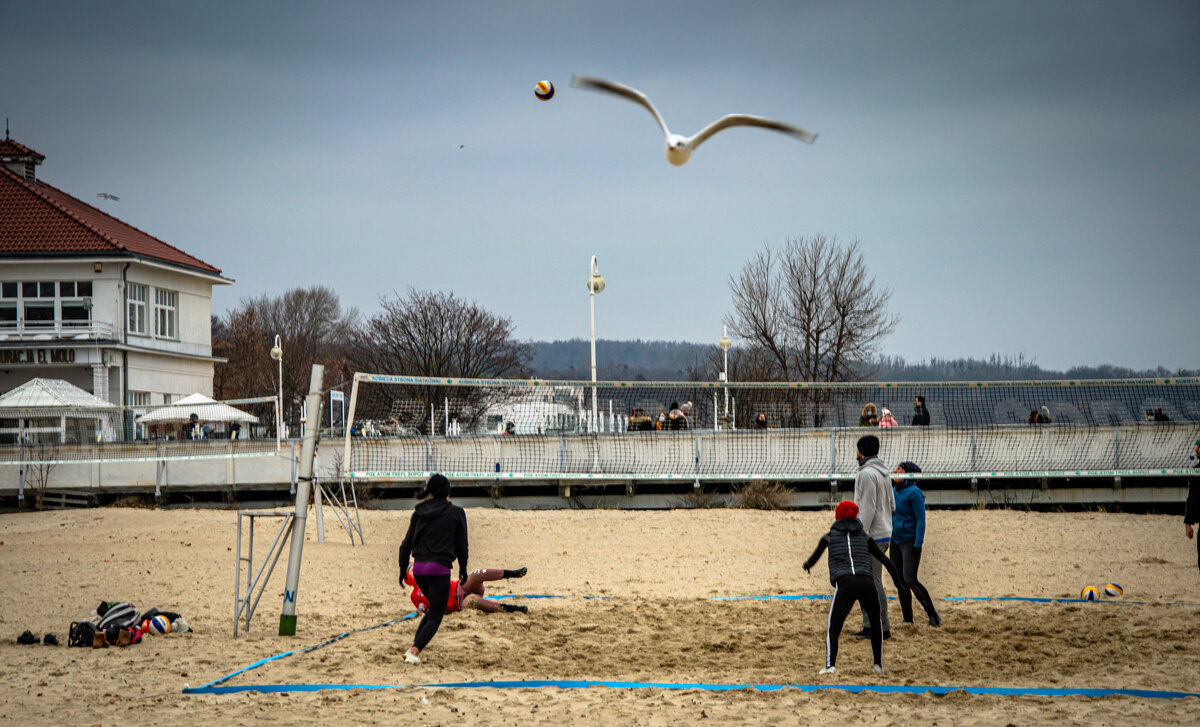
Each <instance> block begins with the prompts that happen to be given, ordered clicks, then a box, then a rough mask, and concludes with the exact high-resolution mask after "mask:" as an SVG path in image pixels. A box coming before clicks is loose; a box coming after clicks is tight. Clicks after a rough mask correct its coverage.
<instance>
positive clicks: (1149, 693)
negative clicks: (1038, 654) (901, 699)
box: [183, 679, 1200, 699]
mask: <svg viewBox="0 0 1200 727" xmlns="http://www.w3.org/2000/svg"><path fill="white" fill-rule="evenodd" d="M544 687H552V688H555V689H585V688H587V687H608V688H610V689H699V690H704V691H710V692H728V691H735V690H740V689H755V690H758V691H760V692H774V691H779V690H781V689H799V690H800V691H803V692H816V691H821V690H837V691H844V692H853V693H862V692H876V693H880V694H925V693H929V694H935V695H944V694H951V693H953V692H966V693H967V694H974V695H989V694H994V695H999V696H1009V697H1026V696H1032V697H1113V696H1123V697H1140V698H1143V699H1184V698H1186V697H1200V693H1196V692H1168V691H1161V690H1157V689H1086V688H1079V689H1072V688H1052V689H1047V688H1036V687H1030V688H1026V687H945V686H932V685H929V686H915V685H893V684H705V683H677V682H612V681H580V680H538V679H534V680H528V681H496V682H446V683H442V684H251V685H246V686H236V687H207V686H205V687H196V688H187V689H184V690H183V693H184V694H240V693H243V692H263V693H281V692H317V691H322V690H326V689H337V690H350V689H414V688H415V689H480V688H490V689H538V688H544Z"/></svg>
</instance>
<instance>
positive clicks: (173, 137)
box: [0, 0, 1200, 368]
mask: <svg viewBox="0 0 1200 727" xmlns="http://www.w3.org/2000/svg"><path fill="white" fill-rule="evenodd" d="M3 17H4V19H5V26H6V27H7V28H9V29H10V30H13V29H19V30H20V32H10V33H9V34H7V36H6V39H5V42H4V44H3V45H0V59H2V62H3V67H4V69H5V73H4V82H3V84H0V110H2V111H3V115H4V116H6V117H9V118H10V119H11V121H10V124H11V128H12V136H13V138H14V139H16V140H17V141H20V142H22V143H24V144H26V145H27V146H30V147H32V148H34V149H36V150H37V151H39V152H41V153H42V154H45V155H46V161H45V163H44V164H43V165H42V167H41V169H40V171H39V174H40V176H41V177H42V178H44V179H45V180H47V181H48V182H50V183H51V184H54V185H55V186H58V187H60V188H62V189H64V190H66V191H68V192H70V193H72V194H74V195H76V196H78V197H80V198H82V199H84V200H86V201H89V202H93V201H94V202H95V203H97V204H99V206H101V207H102V208H103V209H105V210H106V211H109V212H111V213H112V214H115V215H117V216H118V217H120V218H122V219H123V220H125V221H127V222H129V223H131V224H134V225H136V226H137V227H139V228H141V229H144V230H146V231H148V232H150V233H151V234H154V235H155V236H157V237H160V238H162V239H164V240H166V241H168V242H170V243H172V244H174V245H177V246H179V247H181V248H183V249H185V250H187V251H188V252H191V253H192V254H195V255H197V256H198V257H200V258H202V259H204V260H206V261H208V262H210V263H212V264H214V265H216V266H217V267H219V268H222V269H223V271H224V273H225V275H227V276H228V277H230V278H233V279H235V280H236V281H237V282H236V284H235V285H233V286H228V287H225V288H221V289H218V290H216V291H215V292H214V301H213V303H214V311H215V312H218V313H219V312H221V311H222V310H224V309H225V308H227V307H229V306H231V305H234V304H236V302H237V301H238V299H240V298H242V297H246V296H254V295H259V294H262V293H271V294H274V293H279V292H282V291H283V290H285V289H287V288H289V287H293V286H297V285H311V284H314V283H324V284H327V285H330V286H332V287H334V288H335V289H336V290H337V291H338V292H339V293H340V294H341V297H342V300H343V302H344V303H346V304H349V305H353V306H356V307H358V308H359V309H360V310H362V311H364V312H366V313H370V312H372V311H374V310H375V309H376V306H377V301H378V298H379V296H380V295H384V294H389V293H390V292H391V291H392V290H399V291H401V292H403V291H404V290H405V289H406V288H407V287H408V286H410V285H412V286H417V287H421V288H429V289H434V290H450V291H454V292H455V293H456V294H458V295H460V296H462V297H465V298H467V299H471V300H474V301H476V302H478V303H480V304H482V305H484V306H486V307H488V308H490V309H492V310H494V311H496V312H498V313H501V314H503V315H507V316H510V317H512V318H513V320H514V321H515V322H516V324H517V332H518V335H519V336H520V337H521V338H531V339H556V338H571V337H585V338H586V337H587V335H588V301H587V290H586V287H585V281H586V278H587V273H588V263H589V261H590V256H591V255H593V254H594V255H598V256H599V261H600V270H601V272H602V273H603V274H604V276H605V278H606V279H607V281H608V289H607V290H606V291H605V292H604V293H602V294H601V295H600V296H599V297H598V298H597V301H596V307H597V313H596V316H597V329H598V331H597V332H598V335H600V336H601V337H605V338H619V339H629V338H643V339H669V340H690V341H715V340H716V339H717V338H719V337H720V334H721V326H720V322H721V318H722V316H723V315H724V314H725V313H726V312H727V311H728V310H729V291H728V277H729V275H730V274H731V273H734V272H736V271H737V270H738V269H739V267H740V266H741V265H742V263H743V262H745V261H746V260H747V259H748V258H749V256H750V255H751V253H752V252H753V251H754V249H755V248H757V247H760V246H762V245H763V244H770V245H773V246H778V245H781V244H782V243H783V242H784V241H785V240H786V239H787V238H789V237H800V236H807V235H812V234H817V233H824V234H826V235H830V236H832V235H836V236H837V237H838V238H839V239H841V240H845V241H849V240H855V239H858V240H861V244H862V249H863V251H864V252H865V254H866V256H867V259H868V261H869V265H870V267H871V270H872V272H873V273H874V274H875V275H876V276H877V278H878V279H879V281H880V282H881V283H883V284H884V285H886V286H888V287H890V288H891V289H892V290H893V298H892V308H893V310H894V311H895V312H897V313H899V314H900V316H901V317H902V322H901V324H900V326H899V327H898V328H897V329H896V332H895V333H894V334H893V335H892V336H891V337H890V338H889V339H888V340H887V342H886V344H885V346H884V349H885V350H886V352H887V353H889V354H893V355H901V356H904V357H905V358H907V359H909V360H911V361H916V360H922V359H927V358H929V357H931V356H935V357H943V358H944V357H960V356H977V357H981V356H987V355H989V354H991V353H993V352H998V353H1006V354H1016V353H1024V354H1026V356H1030V357H1033V358H1034V359H1035V360H1036V361H1037V362H1038V363H1039V364H1041V365H1043V366H1046V367H1052V368H1065V367H1068V366H1070V365H1074V364H1098V363H1114V364H1119V365H1128V366H1135V367H1145V366H1156V365H1165V366H1168V367H1172V368H1174V367H1181V366H1188V367H1195V366H1197V365H1200V330H1198V329H1200V326H1198V325H1197V315H1196V314H1197V309H1198V307H1200V306H1198V304H1200V295H1198V294H1197V286H1198V284H1200V194H1198V192H1200V135H1198V134H1197V129H1200V4H1197V3H1194V2H1102V1H1088V2H1044V1H1037V2H986V3H984V2H977V3H973V2H915V3H890V2H889V3H885V2H867V3H864V2H842V3H805V2H739V3H710V2H696V1H695V0H692V1H691V2H644V1H643V2H594V3H583V2H544V3H538V2H513V3H495V2H487V3H483V2H439V3H430V2H420V3H401V2H382V3H367V2H351V3H304V2H289V3H242V2H237V3H228V4H221V3H195V2H146V3H135V2H80V3H64V2H41V3H33V2H11V1H9V2H5V3H4V12H3ZM572 73H585V74H590V75H597V76H601V77H604V78H609V79H612V80H616V81H620V82H623V83H626V84H628V85H631V86H634V87H636V88H638V89H640V90H642V91H644V92H645V93H646V94H647V95H648V96H649V97H650V98H651V99H652V100H653V101H654V102H655V104H656V105H657V106H658V108H659V109H660V111H661V112H662V113H663V115H664V116H665V117H666V120H667V123H668V124H669V125H671V127H672V130H673V131H677V132H682V133H685V134H691V133H694V132H695V131H697V130H698V129H700V128H701V127H702V126H704V125H705V124H707V123H708V122H710V121H712V120H713V119H715V118H717V117H718V116H720V115H722V114H725V113H729V112H735V111H736V112H744V113H755V114H759V115H763V116H769V117H772V118H777V119H781V120H786V121H790V122H792V123H795V124H798V125H801V126H805V127H807V128H811V129H814V130H816V131H819V132H820V134H821V136H820V139H819V140H818V141H817V143H816V144H815V145H814V146H808V145H806V144H802V143H799V142H796V141H795V140H792V139H790V138H787V137H785V136H782V135H779V134H775V133H772V132H767V131H762V130H757V129H735V130H732V131H726V132H723V133H722V134H721V135H719V136H717V137H714V138H713V139H712V140H710V141H709V142H708V143H707V144H706V145H705V146H704V147H703V148H702V149H700V150H698V151H697V152H696V154H695V156H694V157H693V158H692V161H691V162H689V163H688V164H687V165H686V166H683V167H679V168H676V167H673V166H671V165H670V164H669V163H668V162H667V161H666V159H665V158H664V157H663V154H662V139H661V134H660V133H659V131H658V129H657V127H656V125H655V124H654V121H653V119H652V118H651V117H650V115H649V114H647V113H646V112H645V111H644V110H642V109H640V108H638V107H636V106H634V105H633V104H630V103H627V102H624V101H621V100H619V99H615V98H612V97H609V96H606V95H602V94H597V93H593V92H588V91H582V90H577V89H574V88H572V87H571V86H570V77H571V74H572ZM542 78H546V79H550V80H551V81H553V82H554V83H555V85H556V87H557V89H558V93H557V95H556V96H555V98H554V99H553V100H552V101H550V102H548V103H543V102H539V101H537V100H535V99H534V97H533V86H534V83H535V82H536V81H538V80H539V79H542ZM460 146H461V148H460ZM101 191H104V192H110V193H113V194H116V195H118V196H119V197H120V198H121V199H120V201H119V202H111V201H105V200H97V199H95V193H97V192H101Z"/></svg>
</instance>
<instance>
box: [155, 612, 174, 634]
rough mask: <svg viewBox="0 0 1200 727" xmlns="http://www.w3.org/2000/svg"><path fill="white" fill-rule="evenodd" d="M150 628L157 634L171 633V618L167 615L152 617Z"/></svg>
mask: <svg viewBox="0 0 1200 727" xmlns="http://www.w3.org/2000/svg"><path fill="white" fill-rule="evenodd" d="M150 630H151V631H153V632H154V633H156V634H163V635H164V636H165V635H166V634H169V633H171V620H170V619H168V618H167V617H166V616H155V617H154V618H152V619H150Z"/></svg>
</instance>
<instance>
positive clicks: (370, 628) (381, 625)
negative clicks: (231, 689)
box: [183, 611, 417, 694]
mask: <svg viewBox="0 0 1200 727" xmlns="http://www.w3.org/2000/svg"><path fill="white" fill-rule="evenodd" d="M416 617H417V612H416V611H413V612H412V613H406V614H404V615H403V616H400V617H398V618H394V619H391V620H389V621H384V622H383V623H378V624H375V625H374V626H364V627H362V628H361V629H352V630H350V631H345V632H343V633H340V634H338V635H337V636H334V637H332V638H329V639H325V640H324V641H321V642H319V643H316V644H312V645H310V646H305V647H304V648H302V649H292V650H291V651H285V652H283V653H281V654H275V655H274V656H268V657H266V658H265V659H259V660H258V661H256V662H254V663H253V664H248V665H246V666H243V667H242V668H241V669H238V670H236V671H231V672H229V673H228V674H226V675H225V676H223V677H219V678H217V679H214V680H212V681H211V682H209V683H207V684H202V685H201V686H198V687H189V686H187V685H184V688H183V693H184V694H218V693H219V692H212V691H208V692H205V691H200V690H204V689H211V688H214V687H215V686H216V685H217V684H220V683H221V682H227V681H229V680H230V679H232V678H234V677H235V676H237V675H238V674H243V673H245V672H248V671H250V670H251V669H257V668H258V667H260V666H262V665H263V664H269V663H271V662H272V661H278V660H280V659H284V658H287V657H289V656H291V655H293V654H307V653H308V652H310V651H315V650H317V649H319V648H321V647H322V646H328V645H329V644H332V643H334V642H335V641H341V640H342V639H344V638H346V637H347V636H349V635H350V634H357V633H361V632H363V631H373V630H375V629H381V628H384V627H385V626H391V625H392V624H394V623H399V622H400V621H408V620H409V619H412V618H416Z"/></svg>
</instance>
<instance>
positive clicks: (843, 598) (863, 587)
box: [825, 575, 883, 666]
mask: <svg viewBox="0 0 1200 727" xmlns="http://www.w3.org/2000/svg"><path fill="white" fill-rule="evenodd" d="M855 601H858V603H859V605H860V606H862V610H863V613H865V614H866V615H867V619H868V623H870V624H871V653H872V655H874V657H875V662H874V663H876V664H879V665H880V666H882V665H883V622H882V621H881V620H880V618H879V595H878V594H877V593H876V592H875V579H874V578H873V577H872V576H869V575H865V576H842V577H841V578H838V579H837V580H836V581H834V584H833V603H831V604H830V605H829V628H828V630H827V631H826V632H825V666H837V655H838V637H839V636H841V634H842V624H844V623H845V622H846V615H847V614H849V613H850V608H851V607H852V606H853V605H854V602H855Z"/></svg>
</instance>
